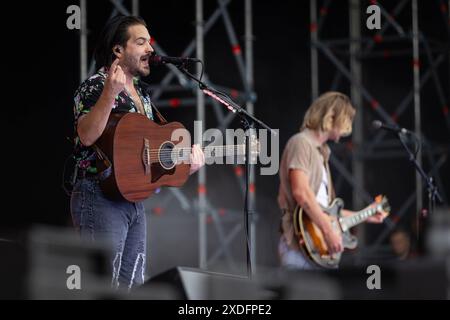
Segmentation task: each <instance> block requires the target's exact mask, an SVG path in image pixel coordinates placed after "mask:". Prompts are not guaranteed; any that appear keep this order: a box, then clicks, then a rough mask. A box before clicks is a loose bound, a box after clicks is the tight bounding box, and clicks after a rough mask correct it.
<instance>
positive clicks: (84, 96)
mask: <svg viewBox="0 0 450 320" xmlns="http://www.w3.org/2000/svg"><path fill="white" fill-rule="evenodd" d="M106 77H107V73H106V71H105V69H104V68H101V69H100V70H99V71H98V72H97V73H96V74H94V75H93V76H91V77H90V78H89V79H87V80H85V81H84V82H83V83H82V84H81V85H80V86H79V87H78V89H77V91H76V92H75V97H74V102H75V105H74V118H75V123H74V125H75V133H76V132H77V125H78V119H79V118H80V117H81V116H82V115H83V114H86V113H88V112H89V111H90V110H91V108H92V107H93V106H94V105H95V104H96V103H97V100H98V99H99V98H100V95H101V94H102V91H103V87H104V84H105V80H106ZM133 81H134V86H135V88H136V91H137V93H138V95H139V98H140V99H141V102H142V105H143V106H144V111H145V115H146V116H147V117H148V118H149V119H150V120H153V112H152V107H151V100H150V95H149V93H148V91H146V90H145V85H144V84H143V83H142V82H141V81H140V80H139V79H138V78H134V79H133ZM111 112H139V111H138V108H137V106H136V105H135V103H134V101H133V99H132V97H131V95H130V94H129V93H128V92H127V91H126V90H123V91H122V92H121V93H120V94H119V95H118V96H117V97H116V99H115V101H114V106H113V109H112V111H111ZM74 142H75V150H74V160H75V162H76V171H84V172H87V173H90V174H96V173H97V168H96V166H95V159H96V155H95V151H94V149H93V148H91V147H86V146H84V145H83V144H82V143H81V141H80V139H79V137H78V135H77V134H76V137H75V141H74Z"/></svg>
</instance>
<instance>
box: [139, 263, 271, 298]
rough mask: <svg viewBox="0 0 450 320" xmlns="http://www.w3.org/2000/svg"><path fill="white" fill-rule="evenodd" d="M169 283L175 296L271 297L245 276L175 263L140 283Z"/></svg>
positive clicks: (269, 292) (150, 284) (152, 284)
mask: <svg viewBox="0 0 450 320" xmlns="http://www.w3.org/2000/svg"><path fill="white" fill-rule="evenodd" d="M160 284H170V285H171V286H172V287H173V288H174V289H175V290H176V292H177V293H178V296H177V298H178V299H187V300H229V299H272V298H273V297H272V295H273V294H274V293H273V292H271V291H270V290H267V289H264V288H263V286H261V285H260V283H259V282H257V281H252V280H249V279H248V278H247V277H245V276H239V275H232V274H226V273H218V272H211V271H205V270H201V269H196V268H188V267H175V268H172V269H169V270H167V271H165V272H163V273H161V274H159V275H157V276H155V277H153V278H151V279H150V280H148V281H147V282H146V283H145V284H144V286H143V287H151V286H156V285H160Z"/></svg>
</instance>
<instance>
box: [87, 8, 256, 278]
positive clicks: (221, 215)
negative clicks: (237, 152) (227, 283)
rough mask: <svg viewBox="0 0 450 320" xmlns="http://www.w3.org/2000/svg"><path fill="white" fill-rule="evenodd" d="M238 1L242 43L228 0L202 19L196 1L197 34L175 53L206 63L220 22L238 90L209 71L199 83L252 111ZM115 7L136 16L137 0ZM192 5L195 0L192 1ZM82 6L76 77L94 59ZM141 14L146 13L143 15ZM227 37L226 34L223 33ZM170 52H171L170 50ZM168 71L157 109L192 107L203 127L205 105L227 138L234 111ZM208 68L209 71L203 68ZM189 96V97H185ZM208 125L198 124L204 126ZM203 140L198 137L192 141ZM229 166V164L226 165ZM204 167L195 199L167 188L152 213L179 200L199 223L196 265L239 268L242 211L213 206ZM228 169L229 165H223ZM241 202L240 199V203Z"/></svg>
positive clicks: (248, 45)
mask: <svg viewBox="0 0 450 320" xmlns="http://www.w3.org/2000/svg"><path fill="white" fill-rule="evenodd" d="M234 1H235V2H240V4H242V6H243V10H244V11H245V21H244V23H245V36H244V41H243V42H244V47H241V44H240V43H239V40H238V38H239V37H238V35H237V34H236V30H235V27H234V26H233V22H232V17H231V15H230V12H229V10H228V6H229V4H230V2H231V0H217V1H216V3H217V7H216V8H215V10H214V11H213V13H212V14H211V15H210V16H208V17H206V19H205V17H204V1H203V0H195V30H196V36H195V38H194V39H192V40H191V42H190V43H189V45H188V46H187V47H186V48H185V49H184V50H183V52H182V53H180V54H178V56H181V57H187V56H195V57H196V58H198V59H201V60H202V61H203V62H205V61H207V57H206V56H205V53H204V42H205V36H206V35H207V34H208V32H209V31H210V30H211V28H212V27H213V26H214V25H216V24H218V23H219V21H221V20H222V21H223V23H224V26H225V30H226V36H227V38H228V40H229V43H230V46H229V50H230V54H231V55H232V56H234V60H235V62H236V64H237V67H238V71H239V75H237V76H236V80H237V81H236V83H237V84H239V82H240V84H241V85H242V89H240V90H239V89H235V88H228V87H226V86H221V85H218V84H214V83H212V82H211V81H210V80H209V79H210V77H209V76H208V73H207V72H205V73H204V74H203V81H204V82H205V83H207V84H208V85H211V86H212V87H214V88H216V89H218V90H221V91H223V92H225V93H227V94H228V95H229V96H231V97H232V98H233V99H234V101H236V102H237V103H239V104H240V105H244V104H245V108H246V110H247V112H249V113H250V114H253V110H254V103H255V101H256V94H255V92H254V90H253V83H254V81H253V29H252V16H253V13H252V0H234ZM110 2H111V4H112V5H113V10H112V12H111V14H110V18H112V17H114V16H115V15H117V14H123V15H130V14H132V15H139V0H132V1H124V0H110ZM129 2H131V10H130V9H128V8H127V6H126V3H129ZM193 4H194V1H193ZM80 9H81V30H80V31H81V32H80V80H81V81H83V80H85V79H86V78H87V77H88V76H90V75H92V74H93V73H94V72H95V69H94V66H95V61H94V60H93V59H92V60H91V61H90V63H88V50H87V37H88V29H87V19H88V10H87V0H80ZM144 18H145V17H144ZM224 38H225V37H224ZM151 41H152V42H151V45H152V47H153V48H154V49H155V52H156V53H157V54H158V55H168V54H166V52H165V51H164V49H163V48H162V47H161V46H160V44H159V43H158V42H157V41H156V40H155V39H154V38H152V40H151ZM171 55H174V54H173V53H172V54H171ZM167 67H168V72H167V74H166V75H165V76H164V78H163V80H162V81H161V82H160V83H159V84H158V85H152V86H151V89H152V90H151V92H152V97H151V98H152V101H153V102H154V103H155V105H156V106H157V107H158V108H159V109H164V108H181V107H187V108H194V107H195V109H196V112H197V121H201V122H202V124H203V125H205V124H206V122H205V106H206V105H208V106H211V107H212V110H213V112H214V115H215V118H216V120H217V123H208V124H207V125H208V126H209V127H212V128H215V127H217V128H219V129H220V130H221V131H222V133H223V134H224V136H225V129H227V127H228V125H230V124H231V122H232V121H233V119H234V118H235V114H234V113H232V112H228V111H226V108H225V107H224V106H222V105H220V104H219V103H218V102H217V101H215V100H213V99H211V98H209V97H205V96H204V94H203V92H201V91H200V90H199V89H198V84H197V83H196V82H194V81H193V80H191V79H189V78H188V77H186V76H185V75H184V74H183V73H182V72H181V71H180V70H178V69H177V68H176V67H175V66H173V65H167ZM200 68H201V66H198V68H197V76H199V75H200V71H201V70H200ZM206 71H207V70H206ZM163 93H170V94H171V95H173V94H180V95H181V96H182V98H177V97H173V98H170V99H162V98H161V96H162V94H163ZM189 95H190V97H189ZM205 129H206V128H202V130H205ZM195 136H196V137H201V136H202V135H201V132H196V133H195ZM196 143H201V141H196ZM227 167H229V166H227ZM206 169H207V166H204V167H203V168H202V169H200V171H199V172H198V189H197V195H198V196H197V199H189V198H188V197H187V196H186V195H185V194H184V192H183V191H182V189H176V188H167V191H164V192H163V193H161V196H162V200H161V201H160V202H159V204H158V206H157V207H154V208H153V212H154V213H156V214H157V215H158V214H161V213H162V212H164V206H167V205H169V203H171V202H172V201H174V200H175V201H177V202H178V203H179V204H180V206H181V208H182V209H183V210H185V211H186V212H194V213H198V227H199V262H198V265H199V267H200V268H202V269H208V268H209V267H210V266H212V265H213V264H214V263H215V262H217V261H218V260H219V259H220V258H221V257H224V258H225V261H226V263H227V266H228V268H229V269H230V270H231V271H235V272H239V271H240V270H238V269H239V265H242V264H241V263H239V264H238V263H236V258H235V257H233V253H232V251H231V249H230V246H231V244H232V242H233V240H234V239H235V238H236V236H237V235H238V234H239V233H240V232H242V231H243V229H244V218H245V217H244V215H243V210H235V209H230V208H216V207H214V206H213V205H212V204H211V203H210V202H209V201H208V199H207V197H206V194H207V192H214V185H211V186H207V184H206V174H207V170H206ZM227 170H229V169H227ZM254 171H255V170H254V168H253V166H252V167H251V171H250V177H249V198H250V200H249V202H250V206H249V222H250V226H249V229H250V230H249V238H248V239H246V241H247V242H246V243H245V244H243V245H248V246H249V247H250V253H251V256H250V259H251V261H252V265H253V269H252V272H253V273H254V272H255V271H256V268H255V267H256V266H257V264H256V262H257V261H256V241H255V239H256V236H257V233H256V224H257V220H258V215H257V214H256V211H255V210H254V209H255V183H254V176H255V173H254ZM233 175H234V176H235V177H236V179H237V180H238V183H239V185H240V189H241V191H242V196H243V198H244V196H245V168H244V167H243V166H241V165H234V166H233ZM243 205H244V203H243V202H242V207H243ZM224 221H227V222H229V221H231V222H232V223H233V225H234V227H233V228H232V229H231V230H230V231H228V232H225V229H224V227H223V223H222V222H224ZM210 224H211V225H213V226H214V227H215V230H216V235H217V237H218V239H219V243H220V246H218V247H217V248H214V251H213V252H212V253H211V254H209V253H208V243H207V232H208V225H210Z"/></svg>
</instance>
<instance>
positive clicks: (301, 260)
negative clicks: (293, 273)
mask: <svg viewBox="0 0 450 320" xmlns="http://www.w3.org/2000/svg"><path fill="white" fill-rule="evenodd" d="M278 254H279V257H280V264H281V266H282V267H285V268H287V269H292V270H318V269H319V267H317V266H315V265H314V263H313V262H311V261H309V259H308V258H307V257H305V256H304V255H303V253H302V252H301V251H299V250H294V249H292V248H290V247H289V246H288V244H287V243H286V239H285V238H284V236H281V237H280V241H279V243H278Z"/></svg>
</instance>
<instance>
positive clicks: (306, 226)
mask: <svg viewBox="0 0 450 320" xmlns="http://www.w3.org/2000/svg"><path fill="white" fill-rule="evenodd" d="M343 208H344V201H343V200H342V199H340V198H336V199H334V201H333V202H332V203H331V205H330V206H329V207H328V208H322V209H323V211H324V212H325V213H327V214H328V216H329V218H330V220H331V225H332V227H333V229H334V230H335V231H337V232H339V233H341V234H342V244H343V246H344V248H346V249H355V248H356V246H357V245H358V239H357V238H356V237H355V236H354V235H352V234H351V233H350V229H351V228H353V227H354V226H356V225H358V224H360V223H362V222H364V221H366V220H367V218H369V217H371V216H373V215H375V214H376V213H377V212H378V211H380V210H383V211H385V212H388V213H389V211H390V206H389V203H388V199H387V198H386V197H384V196H381V195H380V196H377V197H376V198H375V206H374V207H370V208H367V209H364V210H361V211H358V212H357V213H356V214H354V215H351V216H347V217H344V216H342V214H341V211H342V209H343ZM293 222H294V231H295V234H296V236H297V237H298V241H299V245H300V248H301V249H302V251H303V252H304V253H305V255H306V256H307V257H308V258H309V259H310V261H312V262H313V263H314V264H316V265H319V266H321V267H324V268H328V269H335V268H337V267H338V265H339V262H340V260H341V255H342V253H335V254H330V253H329V252H328V248H327V245H326V242H325V238H324V236H323V234H322V232H321V230H320V229H319V227H318V226H317V225H316V224H315V223H314V222H312V220H311V219H310V218H309V216H308V215H307V214H306V213H305V212H304V210H303V208H301V207H300V206H297V207H296V208H295V210H294V213H293Z"/></svg>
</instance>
